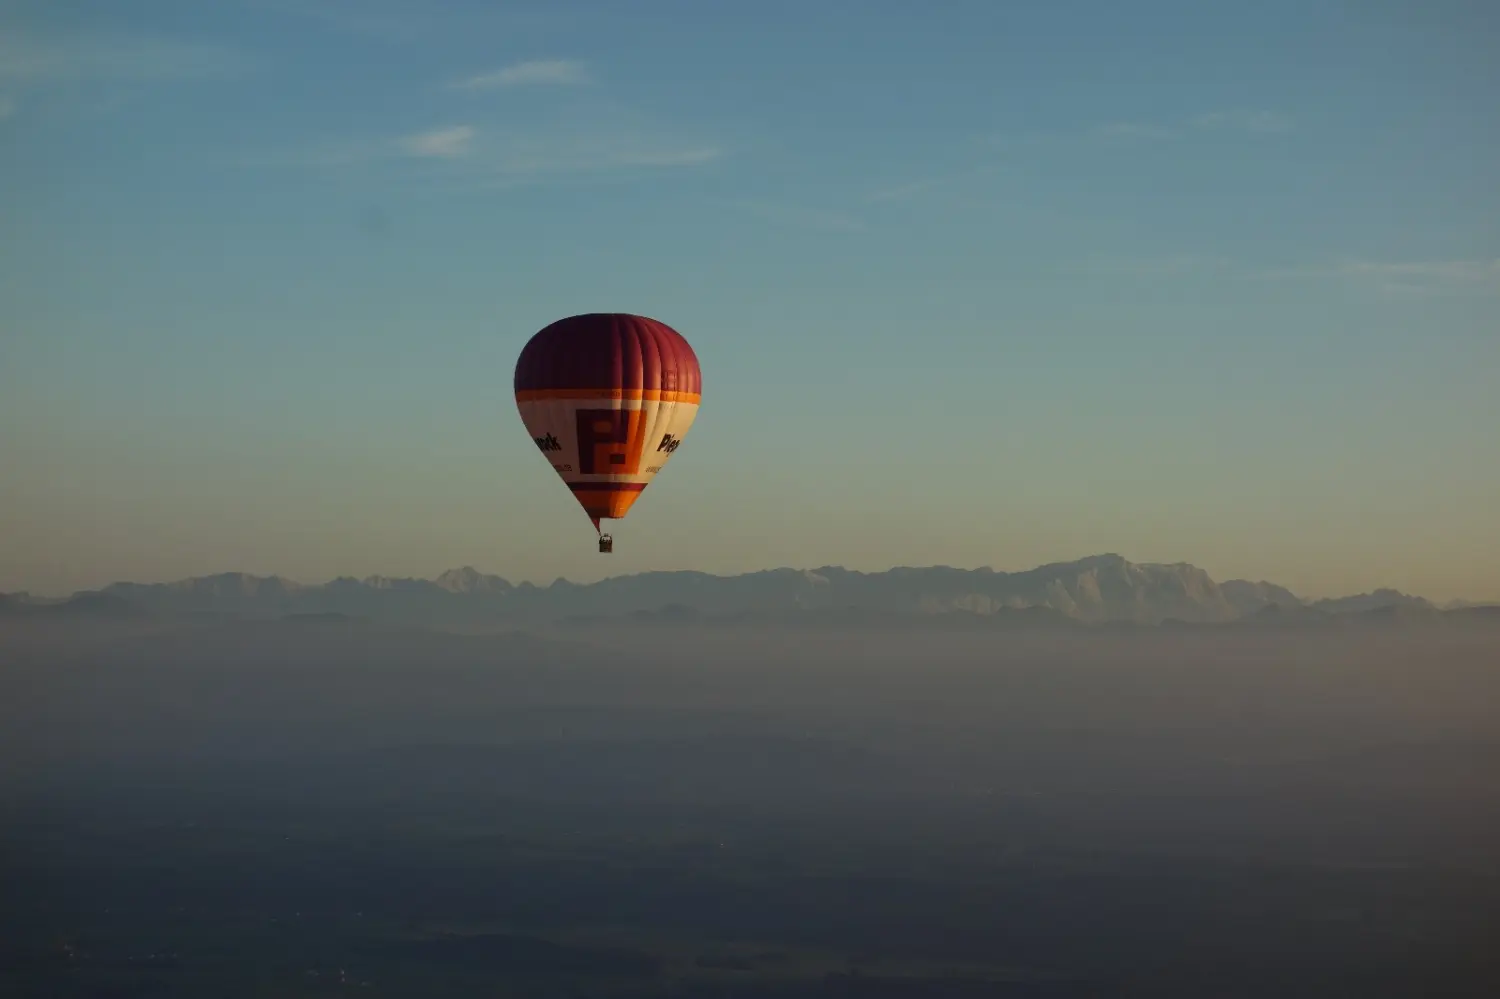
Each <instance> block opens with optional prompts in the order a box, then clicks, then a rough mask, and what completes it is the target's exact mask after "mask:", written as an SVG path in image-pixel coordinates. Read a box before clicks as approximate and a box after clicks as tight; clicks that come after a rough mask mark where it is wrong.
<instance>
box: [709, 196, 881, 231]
mask: <svg viewBox="0 0 1500 999" xmlns="http://www.w3.org/2000/svg"><path fill="white" fill-rule="evenodd" d="M718 203H719V204H721V205H724V206H726V207H729V208H734V209H737V210H739V211H742V212H748V213H750V214H752V215H756V216H759V217H760V218H762V219H765V220H766V221H768V222H778V223H782V224H785V225H791V226H795V227H797V228H801V229H817V230H821V231H825V232H868V231H869V227H868V226H867V225H865V223H864V221H863V220H861V219H858V218H855V217H854V216H852V215H846V214H843V213H842V212H832V211H826V210H823V209H818V208H806V207H803V206H800V205H789V204H785V203H783V202H778V201H765V200H759V199H754V198H734V199H728V200H722V201H719V202H718Z"/></svg>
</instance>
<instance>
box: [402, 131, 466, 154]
mask: <svg viewBox="0 0 1500 999" xmlns="http://www.w3.org/2000/svg"><path fill="white" fill-rule="evenodd" d="M475 134H476V133H475V130H474V127H473V126H472V125H454V126H452V127H450V128H439V129H434V130H433V131H430V132H422V133H419V134H417V135H408V136H406V137H404V138H402V139H401V140H400V145H401V148H402V149H404V150H406V152H407V154H408V155H411V156H436V157H441V158H443V159H454V158H456V157H459V156H464V155H466V154H467V153H468V152H469V147H470V144H471V143H472V142H473V141H474V136H475Z"/></svg>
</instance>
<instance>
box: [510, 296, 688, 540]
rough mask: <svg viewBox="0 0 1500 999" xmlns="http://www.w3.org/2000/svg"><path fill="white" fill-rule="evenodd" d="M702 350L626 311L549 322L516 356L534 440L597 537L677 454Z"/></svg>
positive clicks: (524, 413) (519, 401) (522, 406)
mask: <svg viewBox="0 0 1500 999" xmlns="http://www.w3.org/2000/svg"><path fill="white" fill-rule="evenodd" d="M702 388H703V374H702V372H701V371H700V370H699V368H698V356H697V355H696V354H695V353H693V348H692V347H691V346H689V344H688V342H687V340H686V339H684V338H683V336H682V334H681V333H678V332H677V331H676V330H674V329H672V327H670V326H668V325H667V324H666V323H662V322H658V321H657V320H655V319H647V318H646V317H645V316H635V315H630V314H628V313H622V312H603V313H589V314H586V315H579V316H570V317H569V318H567V319H559V320H558V321H557V322H555V323H552V324H551V325H549V326H546V327H544V328H543V329H541V330H540V331H538V332H537V333H536V335H534V336H533V337H532V338H531V339H530V340H529V341H527V343H526V346H525V347H523V348H522V349H521V356H520V358H519V359H517V361H516V377H515V391H516V407H517V408H518V409H519V410H520V411H521V422H522V423H524V424H525V425H526V431H527V433H529V434H530V435H531V439H532V441H533V442H534V443H535V444H536V446H537V448H538V449H540V450H541V452H542V455H543V457H545V458H546V459H547V460H548V461H549V462H551V464H552V468H553V470H554V471H556V472H557V474H558V475H559V476H560V477H561V478H562V480H563V482H564V483H566V484H567V487H568V488H569V489H570V490H571V491H572V493H573V498H574V499H576V500H577V501H578V504H579V505H580V506H582V507H583V511H584V513H586V514H588V517H589V520H591V521H593V524H594V530H595V531H597V532H598V533H599V551H601V552H611V551H613V550H614V539H613V538H612V537H611V536H610V535H608V534H606V533H604V531H603V529H602V528H601V527H600V525H599V522H600V521H601V520H604V519H605V518H609V519H612V520H619V519H621V518H623V517H624V516H625V515H626V513H628V512H629V510H630V508H631V506H632V505H633V504H634V503H635V501H636V500H637V499H638V498H639V497H640V495H641V493H642V492H643V491H644V490H645V488H646V486H648V485H650V484H651V482H652V480H654V479H655V478H656V476H657V474H658V473H659V472H661V470H662V468H664V467H665V466H666V464H667V462H668V461H669V460H670V459H671V457H672V455H673V454H675V453H676V452H677V447H678V445H680V444H681V443H682V440H683V438H684V437H686V436H687V432H688V430H689V428H691V427H692V425H693V420H694V418H695V417H697V415H698V399H699V395H700V393H701V391H702Z"/></svg>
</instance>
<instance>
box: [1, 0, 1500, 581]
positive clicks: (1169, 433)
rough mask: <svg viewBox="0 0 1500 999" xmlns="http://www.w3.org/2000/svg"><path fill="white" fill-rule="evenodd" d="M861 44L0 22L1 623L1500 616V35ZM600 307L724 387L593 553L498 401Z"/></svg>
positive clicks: (1414, 10)
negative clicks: (950, 580) (445, 613)
mask: <svg viewBox="0 0 1500 999" xmlns="http://www.w3.org/2000/svg"><path fill="white" fill-rule="evenodd" d="M850 10H853V8H850ZM858 11H859V13H858V16H855V15H854V14H852V13H849V12H847V11H846V12H843V13H839V12H836V11H833V10H825V9H823V8H820V7H818V6H817V5H808V4H802V3H797V4H793V3H791V2H790V0H767V2H764V3H756V4H739V5H727V4H725V5H709V4H703V5H698V6H694V5H685V4H681V3H675V2H667V0H641V2H639V3H634V4H631V5H629V8H628V10H627V9H626V5H619V6H615V7H611V6H604V5H599V4H589V3H575V2H572V0H558V2H555V3H553V2H549V3H536V4H531V5H527V4H516V5H507V6H506V7H505V8H504V9H498V8H497V5H494V4H491V3H487V2H480V0H473V2H449V3H437V2H422V3H418V2H415V0H410V2H408V0H380V2H375V3H365V4H352V3H344V2H334V3H329V4H318V5H314V4H305V3H301V2H292V0H230V2H225V3H221V4H212V5H182V4H169V3H166V2H163V0H143V2H141V3H137V4H132V5H130V7H129V10H128V11H126V10H125V9H124V8H123V7H121V6H120V5H116V4H109V3H104V2H102V0H91V2H85V3H78V4H72V5H69V7H68V9H67V11H62V10H61V9H60V8H59V7H58V5H55V4H47V3H40V2H33V3H21V4H12V5H7V6H6V8H5V9H4V11H3V12H0V150H3V153H0V157H3V158H0V170H3V175H0V176H3V178H4V183H3V184H0V232H3V233H4V238H3V240H0V592H14V591H23V590H24V591H29V592H32V593H35V594H46V595H62V594H66V593H70V592H73V591H75V590H81V589H91V588H96V587H99V586H103V585H105V584H107V583H110V582H114V581H118V580H134V581H141V582H157V581H169V580H175V579H180V578H184V577H189V576H201V575H210V574H214V573H218V572H225V571H243V572H249V573H253V574H256V575H280V576H283V577H285V578H288V579H293V580H297V581H299V582H305V583H318V582H324V581H327V580H329V579H332V578H335V577H338V576H355V577H363V576H368V575H384V576H399V577H420V578H432V577H434V576H436V575H438V574H439V573H441V572H442V571H444V570H446V569H451V568H456V567H459V566H464V565H472V566H474V567H475V568H477V569H480V570H481V571H485V572H490V573H494V574H497V575H501V576H504V577H505V578H507V579H509V580H511V581H512V582H519V581H522V580H529V581H532V582H534V583H537V584H542V585H545V584H547V583H550V582H551V581H552V580H554V579H557V578H559V577H562V578H567V579H570V580H574V581H580V582H588V581H592V580H595V579H598V578H601V577H602V576H604V575H606V574H608V575H622V574H628V573H635V572H641V571H647V570H673V569H693V570H699V571H705V572H710V573H716V574H730V573H740V572H748V571H757V570H761V569H768V568H775V567H782V566H787V567H794V568H817V567H820V566H824V565H842V566H845V567H847V568H850V569H855V570H859V571H882V570H885V569H888V568H890V567H892V566H896V565H910V566H924V565H943V564H946V565H952V566H958V567H964V568H973V567H978V566H983V565H988V566H991V567H993V568H994V569H996V570H1001V571H1019V570H1026V569H1030V568H1033V567H1035V566H1037V565H1040V564H1045V563H1049V562H1060V561H1069V560H1073V559H1077V558H1081V557H1085V556H1088V555H1094V554H1100V553H1106V552H1111V553H1119V554H1120V555H1122V556H1124V557H1125V558H1128V559H1130V560H1132V561H1135V562H1189V563H1192V564H1193V565H1196V566H1198V567H1200V568H1202V569H1204V570H1205V571H1207V572H1208V573H1209V574H1210V575H1211V576H1212V577H1213V578H1214V579H1216V580H1219V581H1221V582H1222V581H1223V580H1226V579H1232V578H1246V579H1252V580H1268V581H1271V582H1274V583H1278V584H1281V585H1284V586H1287V587H1289V588H1290V589H1292V590H1293V591H1294V592H1296V593H1298V594H1299V595H1301V596H1305V597H1312V598H1317V597H1325V596H1340V595H1347V594H1352V593H1358V592H1368V591H1370V590H1373V589H1376V588H1378V587H1394V588H1396V589H1400V590H1402V591H1404V592H1407V593H1414V594H1419V595H1421V596H1424V597H1427V598H1428V599H1431V600H1434V601H1438V602H1446V601H1448V600H1452V599H1455V598H1464V599H1470V600H1500V527H1497V526H1496V513H1495V511H1497V510H1500V432H1497V428H1500V333H1497V331H1500V230H1497V229H1496V226H1495V225H1494V220H1495V219H1496V218H1497V217H1500V193H1497V190H1496V188H1495V185H1494V181H1493V178H1494V177H1496V176H1500V132H1497V128H1496V124H1495V121H1494V115H1493V108H1494V106H1495V104H1496V101H1497V98H1500V63H1497V61H1496V60H1494V59H1493V53H1492V51H1491V44H1490V43H1491V42H1492V41H1493V39H1494V38H1495V24H1494V21H1493V17H1492V16H1490V15H1488V14H1486V13H1485V12H1482V11H1480V10H1479V9H1478V7H1475V6H1472V5H1457V4H1446V3H1435V4H1432V5H1424V6H1421V7H1418V6H1414V5H1402V6H1399V7H1398V5H1393V4H1386V3H1374V4H1367V5H1361V6H1360V8H1359V10H1358V12H1357V13H1356V12H1354V11H1352V10H1351V8H1349V7H1348V6H1347V5H1335V4H1331V3H1319V2H1311V3H1309V2H1298V3H1293V2H1290V0H1274V2H1271V3H1267V4H1260V5H1252V6H1248V7H1245V8H1243V9H1233V8H1218V7H1216V8H1214V9H1205V8H1202V7H1186V8H1184V7H1183V6H1182V5H1179V4H1170V3H1165V2H1162V3H1149V4H1144V5H1132V6H1131V7H1130V9H1129V10H1128V11H1127V10H1125V9H1123V7H1122V6H1121V5H1117V4H1112V3H1107V2H1105V0H1079V2H1075V3H1059V4H1052V5H1037V6H1036V7H1035V9H1032V10H1029V11H1016V10H1013V9H1009V8H1008V7H1007V6H1006V5H1001V4H995V3H993V2H987V0H959V2H957V3H953V4H948V5H945V7H944V8H943V12H942V16H941V17H938V16H936V15H935V14H933V13H932V12H930V11H929V10H927V9H925V8H923V7H922V5H919V4H910V3H898V2H895V0H873V2H871V3H868V4H862V5H860V6H859V7H858ZM1487 18H1488V19H1487ZM1081 24H1087V25H1088V26H1089V29H1088V30H1080V25H1081ZM1268 53H1275V57H1274V58H1269V57H1268ZM589 311H627V312H637V313H641V314H644V315H647V316H651V317H653V318H656V319H660V320H662V321H663V322H666V323H668V324H670V325H672V326H673V327H675V328H676V329H678V330H679V331H681V332H682V333H683V334H684V335H685V336H686V337H687V338H688V339H689V341H691V343H692V344H693V347H694V349H695V351H696V352H697V354H698V356H699V358H700V360H701V363H702V366H703V372H704V393H703V404H702V410H701V413H700V415H699V417H698V419H697V422H696V423H695V424H694V426H693V429H692V432H691V434H690V435H689V437H688V438H687V440H686V441H685V442H684V443H683V445H682V447H681V450H680V451H679V452H678V454H677V456H676V457H675V458H674V459H673V463H672V465H671V467H670V468H668V469H666V470H665V471H664V472H663V474H662V476H661V478H660V481H658V482H657V483H655V484H654V485H653V486H652V487H651V489H650V490H649V491H648V492H647V493H646V494H645V495H644V496H643V498H642V499H641V501H640V502H639V503H638V504H637V505H636V506H635V508H634V509H633V510H632V511H631V514H630V516H629V518H628V519H626V520H624V521H622V522H619V523H617V524H614V525H612V527H611V529H612V533H613V534H614V536H615V539H616V553H615V554H614V555H613V556H608V557H601V556H600V555H598V554H597V552H596V550H595V547H594V534H593V529H592V527H591V526H590V524H589V523H588V520H587V518H586V517H585V516H584V515H583V513H582V511H581V510H580V509H579V508H578V507H577V505H576V504H574V502H573V500H572V499H571V497H570V496H569V495H568V494H567V491H566V490H565V489H564V488H563V487H562V485H561V484H560V483H559V482H558V480H557V478H556V476H554V475H553V474H552V472H551V470H550V469H549V468H548V467H547V464H546V462H545V461H544V460H543V459H542V458H541V457H539V456H538V454H537V453H536V449H535V447H534V446H533V445H532V444H531V442H530V440H529V438H528V437H527V435H526V433H525V431H524V429H523V427H522V426H521V423H520V420H519V417H518V415H517V413H516V408H515V404H514V402H513V400H512V398H511V374H512V370H513V367H514V363H515V359H516V356H517V354H518V352H519V350H520V348H521V346H522V345H523V344H524V343H525V342H526V339H527V338H528V337H530V336H531V334H532V333H534V332H535V331H536V330H538V329H540V328H541V327H542V326H544V325H546V324H547V323H549V322H551V321H553V320H555V319H558V318H561V317H563V316H567V315H572V314H576V313H580V312H589Z"/></svg>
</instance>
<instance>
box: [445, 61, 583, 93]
mask: <svg viewBox="0 0 1500 999" xmlns="http://www.w3.org/2000/svg"><path fill="white" fill-rule="evenodd" d="M589 81H590V76H589V72H588V67H587V66H585V65H584V64H583V63H582V62H580V61H578V60H577V59H533V60H531V61H529V62H518V63H514V64H513V65H510V66H506V67H504V68H502V69H497V70H492V71H490V72H487V73H478V74H475V75H474V76H469V77H465V78H464V79H462V80H459V81H458V82H456V83H454V84H453V87H454V89H456V90H495V89H499V88H502V87H527V86H580V85H582V84H585V83H588V82H589Z"/></svg>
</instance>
